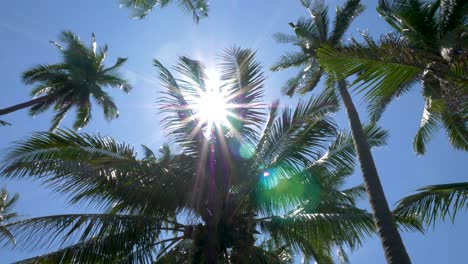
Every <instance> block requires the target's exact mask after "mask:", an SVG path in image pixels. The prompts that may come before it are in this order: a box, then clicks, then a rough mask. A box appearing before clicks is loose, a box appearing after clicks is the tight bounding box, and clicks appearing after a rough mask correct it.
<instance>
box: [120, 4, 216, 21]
mask: <svg viewBox="0 0 468 264" xmlns="http://www.w3.org/2000/svg"><path fill="white" fill-rule="evenodd" d="M171 2H172V1H171V0H120V3H121V6H123V7H126V8H129V9H131V10H132V14H131V17H133V18H140V19H142V18H144V17H145V16H146V15H148V13H149V12H151V10H152V9H153V8H155V7H160V8H164V7H165V6H167V5H168V4H169V3H171ZM178 4H179V6H180V8H181V9H182V11H184V12H187V13H190V14H192V15H193V20H194V21H195V22H196V23H198V21H199V20H200V18H204V17H207V16H208V2H207V1H205V0H179V1H178Z"/></svg>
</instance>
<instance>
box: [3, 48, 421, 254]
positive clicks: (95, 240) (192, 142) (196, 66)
mask: <svg viewBox="0 0 468 264" xmlns="http://www.w3.org/2000/svg"><path fill="white" fill-rule="evenodd" d="M221 58H222V63H221V72H222V74H221V81H222V82H223V85H221V86H220V87H209V85H208V82H207V76H206V75H205V73H204V67H203V66H202V64H201V63H200V62H198V61H196V60H193V59H190V58H187V57H182V58H180V60H179V63H178V65H177V66H176V67H175V69H176V70H177V71H178V72H179V73H181V74H182V76H183V78H182V79H176V78H174V77H173V75H172V73H171V72H170V71H169V70H168V69H166V68H165V67H164V66H163V65H162V64H161V63H160V62H159V61H157V60H155V61H154V64H155V66H156V67H157V68H158V70H159V74H160V80H161V82H162V85H163V86H164V87H165V90H164V92H163V95H162V97H161V100H160V109H161V111H162V113H163V114H164V117H165V118H164V120H163V121H164V127H165V131H166V132H167V133H168V134H169V135H170V138H171V139H172V142H173V143H174V144H175V145H177V146H179V147H180V152H179V153H172V152H171V150H170V148H169V147H168V146H163V147H162V148H161V153H160V154H159V155H157V154H155V153H154V152H152V151H151V150H150V149H149V148H147V147H143V149H144V153H143V155H142V157H141V158H138V157H137V153H136V152H135V151H134V150H133V148H132V147H131V146H129V145H127V144H125V143H121V142H118V141H116V140H114V139H112V138H105V137H100V136H92V135H87V134H77V133H74V132H72V131H63V130H59V131H58V132H57V133H37V134H35V135H34V136H32V137H31V138H30V139H28V140H26V141H24V142H20V143H18V144H17V145H16V146H15V147H14V148H13V149H11V151H10V153H9V154H8V156H7V157H6V159H5V165H4V167H3V170H2V171H3V173H4V175H5V176H6V177H28V176H30V175H32V176H33V177H36V178H39V179H41V180H42V181H44V182H47V184H49V185H50V187H52V188H54V189H55V190H56V191H59V192H63V193H67V194H69V195H71V201H72V202H82V201H90V202H91V203H93V204H95V205H98V206H101V207H110V210H109V211H108V212H107V213H105V214H92V215H91V214H88V215H83V214H82V215H58V216H48V217H39V218H33V219H29V220H23V221H19V222H15V223H12V224H10V225H8V228H10V230H12V232H13V231H14V232H15V235H17V236H18V240H20V239H26V241H32V240H34V241H37V244H39V245H44V246H48V245H49V243H52V242H53V241H63V242H65V243H68V245H70V243H72V245H71V246H67V247H64V248H62V249H60V250H59V251H56V252H53V253H50V254H47V255H44V256H39V257H36V258H32V259H29V260H26V261H24V262H23V263H34V262H36V261H38V262H40V263H42V262H41V261H44V262H46V261H51V262H54V261H57V260H66V261H70V262H71V263H75V262H95V261H97V262H105V263H107V262H112V263H120V262H125V263H154V262H156V263H186V262H192V263H204V262H208V263H214V262H218V261H220V262H222V261H229V262H233V263H249V262H250V263H251V262H254V263H283V262H284V261H287V260H291V256H290V255H289V252H291V250H293V251H296V252H301V253H302V254H304V256H305V257H307V258H314V259H315V260H317V261H318V262H321V263H331V262H332V256H331V249H333V248H335V247H337V248H338V249H339V250H340V251H342V252H344V248H345V247H350V248H355V247H356V246H358V245H360V243H361V242H362V239H363V238H364V237H365V236H366V235H367V234H370V233H371V232H373V230H374V224H373V221H372V216H371V215H370V214H369V213H367V212H366V211H364V210H362V209H359V208H357V207H356V205H355V200H356V199H357V198H358V197H360V196H361V195H362V193H363V187H362V186H357V187H354V188H350V189H342V188H341V187H342V185H343V183H344V181H345V178H346V176H347V175H350V174H351V173H352V171H353V169H354V165H355V151H354V147H353V145H352V141H351V136H350V135H349V134H348V133H346V132H338V131H337V129H336V125H335V123H334V122H333V120H332V119H331V118H330V116H329V115H330V114H331V113H333V112H334V111H336V110H337V101H336V99H335V98H334V97H333V96H330V95H321V96H319V97H316V98H311V99H310V100H308V101H303V102H301V103H300V104H299V105H298V106H297V107H296V108H295V109H289V108H286V109H284V110H282V111H280V110H279V109H278V108H277V103H275V104H273V105H271V106H270V107H269V114H268V115H267V114H266V113H265V111H264V109H262V108H265V107H263V106H262V105H261V104H260V100H261V97H262V94H263V75H262V73H261V69H260V66H259V64H258V63H257V62H256V61H255V58H254V53H253V52H252V51H250V50H248V49H239V48H233V49H229V50H226V51H225V52H224V54H223V55H222V57H221ZM213 89H214V90H220V91H221V92H223V94H224V95H225V96H226V101H227V105H228V106H229V107H228V109H227V112H229V113H228V117H227V118H226V120H224V121H223V122H217V123H214V124H212V126H209V125H208V123H207V122H203V119H202V118H200V116H199V115H197V109H196V108H194V107H193V104H192V102H194V101H197V100H198V99H199V98H200V97H201V96H203V95H204V94H206V93H207V92H208V91H209V90H213ZM365 131H366V135H367V137H368V139H369V142H370V143H371V144H372V145H373V146H380V145H382V144H384V143H385V139H386V132H385V131H382V130H381V129H379V128H378V127H375V126H368V127H366V129H365ZM401 221H402V223H403V224H404V225H403V227H407V228H417V229H418V228H420V227H419V225H418V223H417V221H414V219H411V218H401ZM38 234H42V235H43V236H38ZM41 238H43V239H44V240H41ZM38 240H39V241H38ZM51 241H52V242H51ZM29 244H31V243H29ZM20 246H22V247H27V246H28V245H20Z"/></svg>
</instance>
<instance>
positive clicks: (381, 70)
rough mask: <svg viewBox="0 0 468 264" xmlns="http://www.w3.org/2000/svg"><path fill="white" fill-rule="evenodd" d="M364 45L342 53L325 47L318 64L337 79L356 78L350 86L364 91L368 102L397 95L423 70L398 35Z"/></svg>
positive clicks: (417, 59)
mask: <svg viewBox="0 0 468 264" xmlns="http://www.w3.org/2000/svg"><path fill="white" fill-rule="evenodd" d="M365 42H366V43H365V44H360V43H357V42H354V45H352V46H348V47H345V48H342V49H334V48H332V47H330V46H328V45H324V46H322V47H321V48H320V49H319V50H318V60H319V62H320V64H321V65H323V66H324V67H325V69H326V70H327V71H328V72H330V73H335V74H337V76H338V78H345V77H347V76H351V75H354V74H358V75H357V78H356V80H355V81H354V84H353V86H355V87H356V86H359V88H358V89H359V90H360V91H366V92H365V96H366V98H367V99H368V100H371V99H372V98H374V97H377V98H381V97H388V96H394V95H395V94H398V93H399V91H401V87H402V85H406V84H408V83H410V82H412V81H413V80H414V79H415V78H417V77H418V75H419V74H421V72H422V71H423V70H424V69H425V65H424V63H423V62H422V61H421V59H420V58H419V57H416V56H415V52H414V51H413V50H412V49H410V48H408V47H405V43H404V41H402V40H401V39H400V38H399V37H398V36H397V35H387V36H386V37H383V38H381V40H380V42H379V43H377V42H375V41H374V40H372V39H371V38H370V37H367V36H365Z"/></svg>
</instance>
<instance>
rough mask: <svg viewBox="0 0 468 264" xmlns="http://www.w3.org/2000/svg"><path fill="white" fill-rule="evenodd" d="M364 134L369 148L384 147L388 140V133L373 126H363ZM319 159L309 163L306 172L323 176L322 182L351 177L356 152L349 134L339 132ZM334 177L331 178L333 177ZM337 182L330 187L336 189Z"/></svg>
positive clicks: (339, 182) (338, 183)
mask: <svg viewBox="0 0 468 264" xmlns="http://www.w3.org/2000/svg"><path fill="white" fill-rule="evenodd" d="M363 130H364V133H365V135H366V136H367V141H368V142H369V145H370V146H371V147H381V146H384V145H385V144H386V142H387V139H388V133H387V131H385V130H384V129H382V128H380V127H379V126H377V125H375V124H369V125H365V126H364V127H363ZM318 157H319V158H318V159H317V160H316V161H314V162H312V163H310V164H309V165H308V167H307V170H308V171H310V172H311V173H312V174H317V175H323V176H324V178H322V179H321V181H322V182H327V181H329V180H331V179H336V175H341V181H343V180H344V177H346V176H348V175H351V174H352V173H353V171H354V168H355V166H356V150H355V147H354V143H353V140H352V136H351V133H350V132H341V133H339V134H338V135H337V136H336V139H335V141H334V142H332V144H331V145H330V147H329V148H328V150H327V151H326V152H324V153H321V154H320V155H319V156H318ZM334 175H335V177H331V176H334ZM341 181H338V182H336V183H335V184H330V186H333V187H337V186H339V185H340V184H341V183H342V182H341Z"/></svg>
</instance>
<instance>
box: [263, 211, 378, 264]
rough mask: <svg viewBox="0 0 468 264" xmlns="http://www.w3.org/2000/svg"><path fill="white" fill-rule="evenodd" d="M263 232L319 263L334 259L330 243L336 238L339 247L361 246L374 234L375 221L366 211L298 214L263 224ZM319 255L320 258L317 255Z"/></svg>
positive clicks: (275, 218)
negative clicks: (330, 239)
mask: <svg viewBox="0 0 468 264" xmlns="http://www.w3.org/2000/svg"><path fill="white" fill-rule="evenodd" d="M259 225H260V226H261V228H262V229H263V230H265V231H266V232H268V233H269V234H270V235H272V237H274V238H275V237H276V238H277V239H278V240H282V241H285V242H286V243H287V244H288V245H290V246H291V247H292V248H293V249H295V250H300V251H301V252H304V253H305V255H306V256H308V257H313V258H315V259H316V261H320V260H319V259H324V262H325V263H333V262H329V261H327V259H328V260H329V259H331V256H330V255H329V254H330V250H329V249H330V248H331V247H332V246H333V244H329V243H327V242H326V241H327V239H325V238H327V237H328V238H330V237H334V238H335V239H334V240H335V241H336V243H338V244H341V243H343V244H346V245H348V246H351V247H354V246H355V245H356V244H359V243H361V241H362V239H363V237H366V236H369V235H370V234H371V233H372V232H373V231H372V230H373V228H374V223H373V221H372V217H369V215H368V213H364V211H362V212H361V211H359V210H358V209H356V210H351V209H350V210H347V211H346V210H342V211H341V212H340V211H338V212H334V213H320V212H318V213H298V214H292V215H287V216H283V217H274V218H272V219H270V220H268V221H263V222H260V223H259ZM317 253H318V254H317Z"/></svg>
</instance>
